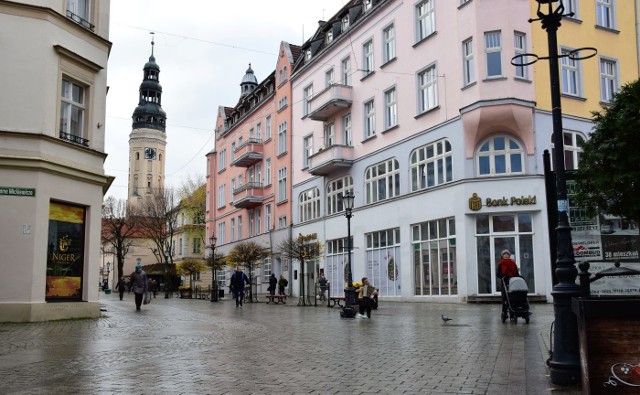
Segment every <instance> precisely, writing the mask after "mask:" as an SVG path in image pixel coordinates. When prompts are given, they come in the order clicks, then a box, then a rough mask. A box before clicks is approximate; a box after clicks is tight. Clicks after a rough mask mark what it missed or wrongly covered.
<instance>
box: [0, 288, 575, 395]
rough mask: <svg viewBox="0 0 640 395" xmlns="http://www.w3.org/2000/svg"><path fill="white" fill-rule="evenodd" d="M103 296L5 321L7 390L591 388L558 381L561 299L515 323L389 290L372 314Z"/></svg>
mask: <svg viewBox="0 0 640 395" xmlns="http://www.w3.org/2000/svg"><path fill="white" fill-rule="evenodd" d="M101 298H102V300H101V303H102V304H103V308H104V310H106V311H104V312H103V318H101V319H97V320H74V321H59V322H48V323H36V324H0V333H1V334H2V336H0V375H1V376H2V377H3V390H2V392H3V393H7V394H43V393H44V394H50V393H55V394H58V393H79V394H102V393H104V394H113V393H123V394H130V393H136V394H176V393H181V394H223V393H226V394H249V393H251V394H301V393H307V394H308V393H312V394H354V393H355V394H367V393H388V394H491V395H494V394H505V395H506V394H509V395H511V394H551V393H553V394H579V393H580V391H579V388H554V387H553V386H552V385H550V383H549V381H548V373H547V370H546V365H545V359H546V358H547V357H548V352H547V348H548V336H549V327H550V324H551V321H552V320H553V306H552V305H550V304H548V305H546V304H545V305H538V304H534V305H532V311H533V312H534V315H533V316H532V317H531V323H530V324H529V325H525V324H524V323H523V322H522V321H519V322H518V324H513V323H509V322H508V323H505V324H503V323H502V322H501V321H500V306H499V305H471V304H434V303H430V304H427V303H397V302H396V303H394V302H390V301H385V300H381V301H380V308H379V309H378V310H374V311H373V314H372V318H371V319H370V320H368V319H341V318H340V317H339V309H338V308H327V307H326V305H325V304H322V305H321V304H319V305H318V306H317V307H314V306H309V307H298V306H297V303H298V299H296V298H290V299H288V300H287V304H286V305H283V304H279V305H274V304H268V305H267V304H266V303H253V304H251V303H245V305H244V306H243V307H241V308H236V307H235V304H234V303H233V302H231V303H230V302H229V301H230V299H229V297H225V298H224V299H223V300H222V301H220V302H218V303H212V302H210V301H208V300H196V299H175V298H170V299H164V298H162V295H160V294H159V295H158V298H157V299H154V300H153V302H152V303H151V304H150V305H147V306H143V307H142V311H141V312H136V311H135V306H134V303H133V294H125V300H124V301H120V300H119V299H118V295H117V294H111V295H104V294H101ZM263 299H264V298H262V297H260V298H259V300H261V301H262V300H263ZM441 314H446V315H448V316H449V317H451V318H452V319H453V320H452V321H450V322H449V323H448V324H444V323H443V322H442V320H441V318H440V316H441ZM545 343H547V344H545Z"/></svg>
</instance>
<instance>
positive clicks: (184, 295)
mask: <svg viewBox="0 0 640 395" xmlns="http://www.w3.org/2000/svg"><path fill="white" fill-rule="evenodd" d="M192 296H193V292H192V291H191V290H190V289H181V290H180V299H191V298H192Z"/></svg>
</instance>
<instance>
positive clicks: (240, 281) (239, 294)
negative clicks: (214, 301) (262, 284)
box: [231, 266, 249, 307]
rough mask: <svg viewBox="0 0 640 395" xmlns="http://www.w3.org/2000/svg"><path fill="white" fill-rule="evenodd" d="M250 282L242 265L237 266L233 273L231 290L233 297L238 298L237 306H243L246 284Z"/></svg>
mask: <svg viewBox="0 0 640 395" xmlns="http://www.w3.org/2000/svg"><path fill="white" fill-rule="evenodd" d="M245 283H246V284H249V278H247V275H246V274H244V272H243V271H242V269H240V266H236V271H235V273H233V274H232V275H231V291H232V292H233V297H234V298H235V299H236V307H238V306H242V299H244V285H245Z"/></svg>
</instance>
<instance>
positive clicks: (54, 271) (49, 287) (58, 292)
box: [45, 202, 85, 301]
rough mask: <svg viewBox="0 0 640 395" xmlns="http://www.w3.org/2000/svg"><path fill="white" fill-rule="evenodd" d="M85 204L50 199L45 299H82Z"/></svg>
mask: <svg viewBox="0 0 640 395" xmlns="http://www.w3.org/2000/svg"><path fill="white" fill-rule="evenodd" d="M84 222H85V209H84V207H79V206H71V205H68V204H63V203H55V202H51V203H50V205H49V235H48V241H47V245H48V246H47V283H46V294H45V299H46V300H47V301H56V300H82V272H83V267H84V239H85V237H84Z"/></svg>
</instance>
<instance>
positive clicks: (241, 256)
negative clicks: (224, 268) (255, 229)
mask: <svg viewBox="0 0 640 395" xmlns="http://www.w3.org/2000/svg"><path fill="white" fill-rule="evenodd" d="M267 256H269V248H267V247H265V246H262V245H260V244H258V243H256V242H255V241H242V242H240V243H238V244H236V246H235V247H233V249H232V250H231V251H229V254H228V255H227V259H226V261H227V263H228V264H230V265H245V266H246V267H247V268H248V269H249V299H250V301H251V302H253V268H254V266H259V265H260V263H262V259H263V258H265V257H267Z"/></svg>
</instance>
